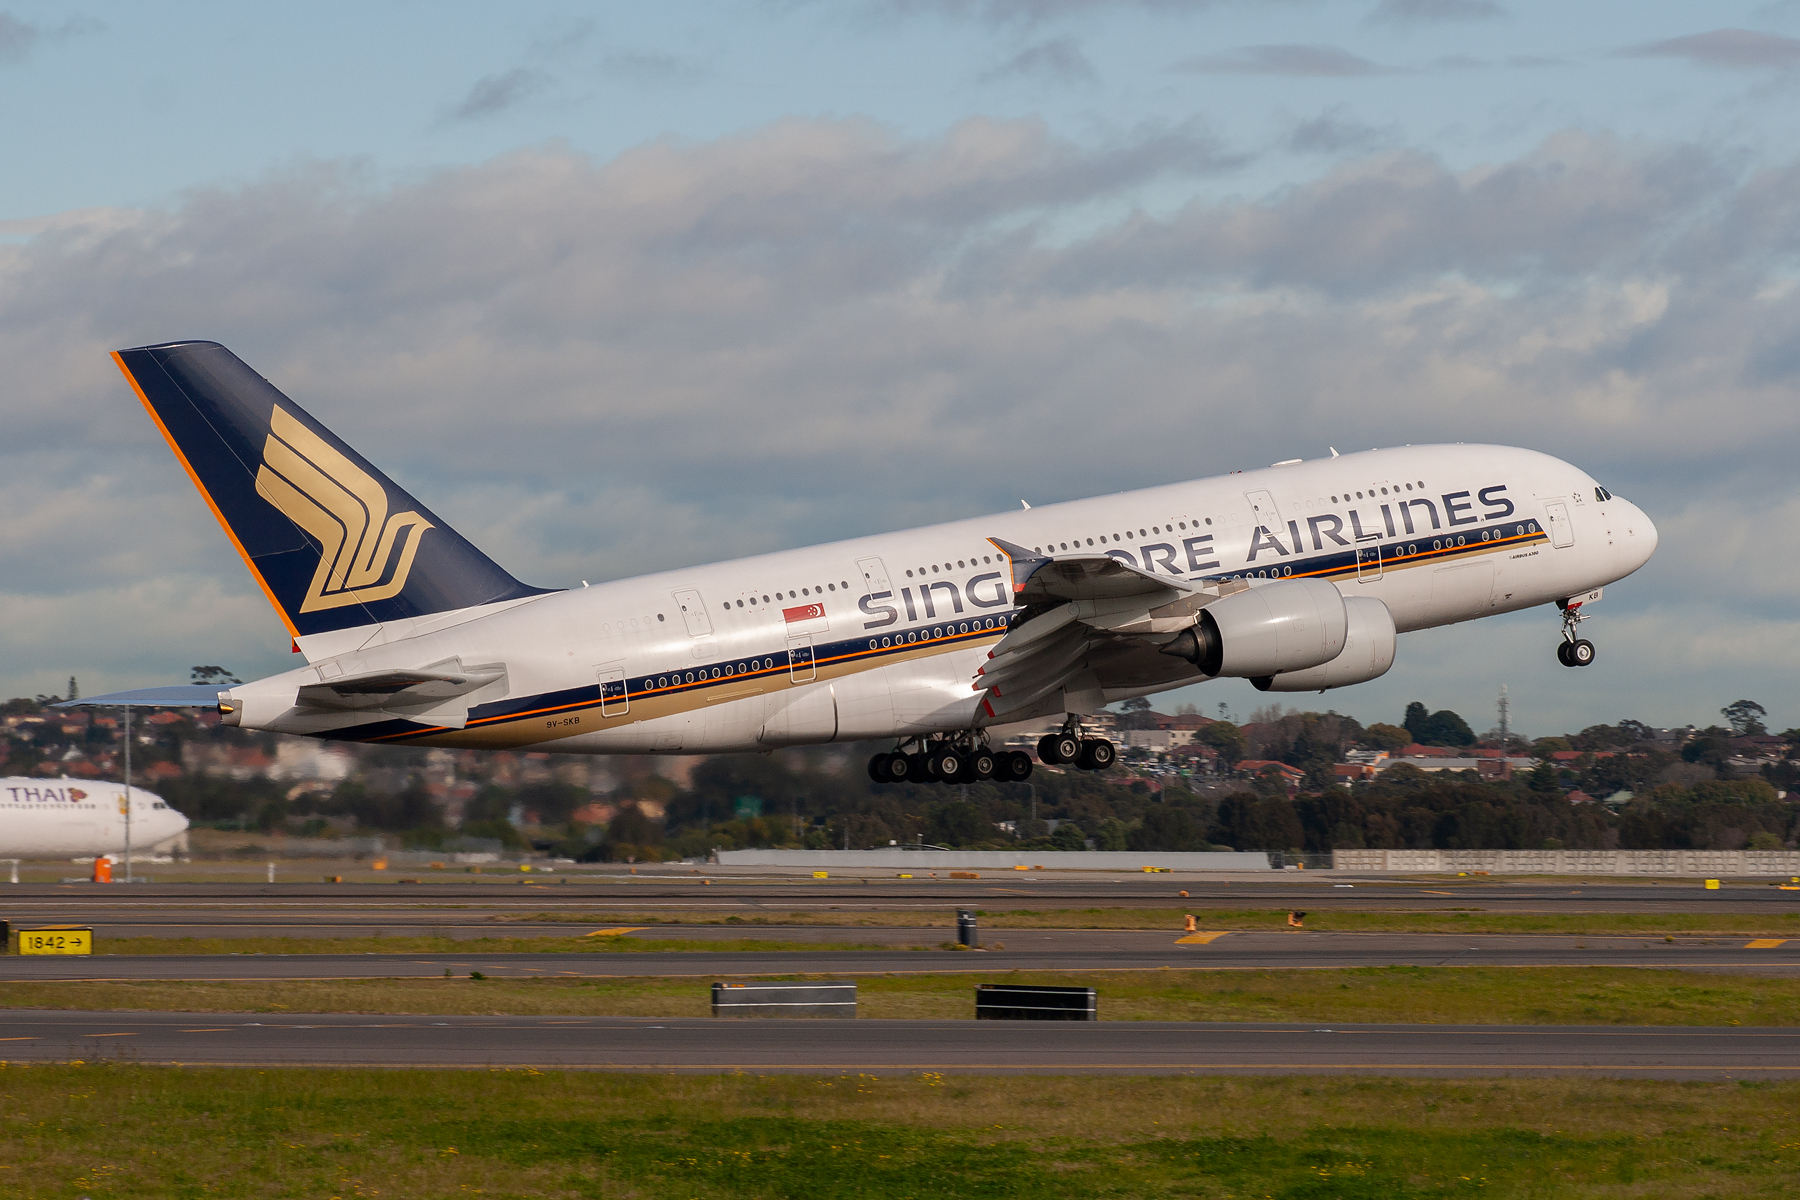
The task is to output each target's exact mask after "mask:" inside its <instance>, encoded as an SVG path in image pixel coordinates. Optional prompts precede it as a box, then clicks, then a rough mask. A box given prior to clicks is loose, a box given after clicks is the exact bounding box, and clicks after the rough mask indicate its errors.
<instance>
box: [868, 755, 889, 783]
mask: <svg viewBox="0 0 1800 1200" xmlns="http://www.w3.org/2000/svg"><path fill="white" fill-rule="evenodd" d="M893 762H894V756H893V755H891V754H877V755H875V757H873V758H871V759H870V760H869V778H870V779H872V780H874V781H875V782H876V783H890V782H892V781H893V778H894V777H893V774H892V771H893Z"/></svg>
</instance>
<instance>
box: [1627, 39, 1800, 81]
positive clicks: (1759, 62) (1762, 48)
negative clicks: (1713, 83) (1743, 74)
mask: <svg viewBox="0 0 1800 1200" xmlns="http://www.w3.org/2000/svg"><path fill="white" fill-rule="evenodd" d="M1622 53H1623V54H1625V55H1626V56H1628V57H1632V58H1685V59H1686V60H1687V61H1689V62H1691V63H1693V64H1695V65H1696V66H1702V67H1718V68H1722V69H1724V70H1729V71H1767V70H1777V71H1785V70H1788V69H1790V68H1792V67H1794V66H1795V65H1796V64H1800V38H1791V37H1783V36H1782V35H1781V34H1778V33H1758V32H1757V31H1755V30H1752V29H1714V30H1712V31H1710V32H1708V33H1695V34H1689V35H1688V36H1687V37H1678V38H1670V39H1668V40H1667V41H1662V42H1651V43H1650V44H1648V45H1644V46H1636V47H1633V48H1632V49H1630V50H1625V51H1622Z"/></svg>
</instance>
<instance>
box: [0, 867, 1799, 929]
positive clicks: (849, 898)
mask: <svg viewBox="0 0 1800 1200" xmlns="http://www.w3.org/2000/svg"><path fill="white" fill-rule="evenodd" d="M693 871H694V869H693V868H686V869H682V870H681V871H680V872H679V873H665V874H656V875H651V874H642V875H636V876H632V875H625V874H622V873H619V872H608V873H604V874H594V875H584V876H579V877H578V876H572V875H562V876H557V877H556V880H557V881H556V882H545V879H546V878H547V877H545V876H542V875H535V874H534V875H530V876H515V877H513V878H511V879H508V880H506V881H505V882H502V881H501V880H500V879H498V878H495V879H493V880H492V881H487V882H471V881H470V878H471V877H469V876H466V875H461V874H456V875H450V874H437V875H432V874H430V873H426V874H423V875H418V876H399V877H398V878H399V879H402V880H409V881H410V880H413V879H417V880H419V882H417V883H412V882H395V883H354V884H349V883H346V884H326V883H322V882H321V883H306V882H288V883H275V884H243V883H235V884H234V883H150V884H143V885H130V886H127V885H121V884H114V885H110V886H109V885H104V884H87V883H72V884H29V883H28V884H16V885H5V884H0V920H9V921H11V922H12V923H13V924H14V925H15V926H19V925H25V926H29V925H34V924H35V925H56V924H79V925H89V926H92V927H93V928H94V930H95V933H96V935H97V936H99V937H101V938H105V937H109V936H110V937H357V936H366V935H369V934H371V933H377V932H378V933H380V934H381V935H383V936H389V935H401V934H406V933H414V934H420V933H428V934H433V935H437V936H448V937H461V938H477V937H492V936H495V935H496V934H497V933H505V934H508V935H512V936H543V935H564V934H567V933H568V932H569V931H570V928H569V927H570V923H571V922H575V923H578V921H579V919H580V918H582V917H592V918H593V919H594V920H595V921H596V922H599V921H603V920H607V919H610V918H611V917H625V916H629V915H631V914H640V915H645V916H649V915H654V914H659V913H665V914H668V915H670V916H678V915H680V914H701V915H704V916H706V917H709V918H712V919H717V918H719V917H728V916H732V915H738V916H742V917H744V918H745V919H746V920H754V919H757V918H761V919H763V920H771V919H776V920H778V919H779V918H780V917H781V916H783V915H785V914H787V913H815V912H837V913H840V914H843V918H841V919H850V918H853V917H854V915H855V914H857V913H858V912H870V913H875V912H881V913H907V912H914V913H917V914H919V916H920V918H921V921H920V923H921V924H924V923H925V922H928V921H938V922H944V921H948V920H950V919H951V918H952V917H953V915H954V913H955V911H956V910H957V909H958V908H979V909H982V910H985V911H987V912H990V913H1004V912H1008V911H1017V910H1040V911H1041V910H1059V909H1076V910H1079V909H1083V908H1091V907H1108V908H1154V909H1161V910H1173V911H1177V912H1179V911H1192V910H1197V909H1207V908H1229V909H1252V910H1254V909H1263V910H1267V911H1268V912H1270V913H1272V914H1280V913H1282V912H1285V911H1286V910H1287V909H1289V908H1301V909H1305V910H1307V911H1309V912H1317V913H1328V912H1333V911H1339V910H1359V911H1365V912H1395V911H1409V912H1445V911H1448V912H1470V911H1481V912H1489V913H1553V914H1570V913H1636V914H1657V913H1671V912H1682V913H1702V914H1708V913H1714V914H1720V915H1724V914H1734V915H1740V916H1743V915H1753V916H1757V917H1777V916H1783V915H1786V914H1789V913H1800V889H1795V890H1783V889H1782V887H1781V886H1779V885H1778V884H1776V883H1774V882H1771V881H1769V880H1759V881H1731V882H1728V883H1727V885H1726V886H1724V887H1721V888H1720V889H1718V890H1712V891H1709V890H1707V889H1705V888H1704V887H1702V886H1701V885H1700V881H1698V880H1662V881H1655V882H1624V883H1619V882H1600V883H1595V882H1584V881H1581V880H1569V879H1558V880H1555V881H1546V880H1544V879H1541V878H1537V879H1485V878H1479V877H1471V878H1466V879H1438V880H1419V879H1404V880H1401V879H1380V878H1357V877H1349V878H1346V877H1345V876H1342V875H1340V874H1338V873H1336V872H1332V873H1328V874H1327V873H1320V872H1313V873H1311V874H1308V873H1306V872H1298V871H1291V872H1281V873H1278V877H1277V878H1275V879H1269V878H1268V877H1267V875H1268V873H1266V872H1265V873H1263V877H1262V878H1258V879H1219V878H1217V877H1214V876H1207V877H1203V878H1182V877H1177V876H1170V875H1139V876H1120V877H1094V878H1088V877H1085V876H1083V877H1077V876H1075V875H1074V874H1073V873H1061V874H1052V873H1045V872H1032V871H1024V872H1000V873H987V874H986V875H984V877H983V878H980V879H958V880H952V879H945V878H929V877H925V878H915V879H900V878H896V877H893V876H891V875H889V876H888V877H884V878H874V877H870V878H868V879H866V880H864V879H822V880H815V879H810V878H804V879H802V878H795V877H793V876H790V875H771V874H738V875H733V876H721V875H702V874H697V873H691V872H693ZM996 874H997V876H998V877H994V876H995V875H996ZM483 878H484V879H485V877H483ZM562 880H571V881H572V882H568V883H564V882H562ZM709 880H710V882H708V881H709ZM1789 888H1790V889H1794V885H1789ZM1184 891H1185V892H1187V893H1188V894H1187V895H1186V896H1182V895H1181V894H1180V893H1181V892H1184ZM540 914H541V916H542V918H543V919H542V920H538V921H533V920H532V919H531V918H532V917H533V916H538V915H540ZM1071 923H1072V924H1073V923H1075V922H1071ZM700 928H703V927H700ZM679 936H683V937H688V936H697V933H696V929H695V927H690V928H687V929H684V930H683V932H682V933H681V934H680V935H679ZM786 936H799V935H798V934H796V933H793V932H792V931H789V933H788V934H787V935H786Z"/></svg>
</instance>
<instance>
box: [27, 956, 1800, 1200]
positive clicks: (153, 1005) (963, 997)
mask: <svg viewBox="0 0 1800 1200" xmlns="http://www.w3.org/2000/svg"><path fill="white" fill-rule="evenodd" d="M982 982H1016V983H1049V984H1065V985H1077V986H1091V987H1095V988H1097V989H1099V992H1100V1001H1099V1012H1100V1018H1101V1019H1102V1020H1108V1021H1132V1020H1137V1021H1331V1022H1339V1023H1350V1022H1368V1023H1387V1022H1426V1023H1438V1024H1497V1025H1760V1026H1783V1027H1800V980H1794V979H1779V978H1768V977H1764V976H1756V975H1713V974H1702V973H1699V972H1694V971H1674V970H1663V969H1651V968H1630V967H1369V968H1352V969H1345V970H1332V971H1169V970H1164V971H1118V972H1105V973H1082V972H1053V971H1025V972H1006V971H1001V970H995V971H993V972H992V973H991V974H979V975H966V974H952V975H877V976H864V977H862V978H860V979H859V980H858V983H857V1011H858V1015H859V1016H862V1017H865V1018H890V1019H921V1018H935V1019H953V1020H954V1019H967V1018H972V1017H973V1016H974V989H975V985H976V984H977V983H982ZM708 986H709V982H708V981H707V980H706V979H704V978H701V979H658V978H618V979H572V978H533V979H517V978H512V979H509V978H502V977H497V976H493V975H490V976H489V977H488V978H487V979H484V980H472V979H469V978H468V977H467V976H466V975H465V974H463V973H461V972H459V973H458V975H457V976H456V977H454V978H450V979H347V980H329V979H326V980H315V979H294V980H230V981H211V980H193V981H188V980H168V981H159V980H150V981H136V980H132V981H117V982H100V983H25V982H19V983H9V984H7V986H6V988H5V989H4V990H3V991H0V1006H4V1007H8V1008H59V1009H95V1010H121V1011H176V1012H275V1013H282V1012H287V1013H300V1012H357V1013H409V1014H453V1015H454V1014H466V1015H488V1014H495V1013H503V1014H507V1015H518V1016H641V1017H703V1016H707V1015H708V1014H709V1013H710V1011H711V1009H710V1005H709V991H708ZM3 1053H4V1047H3V1046H0V1054H3ZM3 1191H4V1189H3V1188H0V1192H3Z"/></svg>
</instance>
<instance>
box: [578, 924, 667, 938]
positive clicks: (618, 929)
mask: <svg viewBox="0 0 1800 1200" xmlns="http://www.w3.org/2000/svg"><path fill="white" fill-rule="evenodd" d="M648 928H650V927H649V926H648V925H614V926H611V927H610V928H607V929H596V930H594V932H592V933H584V934H582V935H581V936H582V937H618V936H619V935H620V934H622V933H635V932H637V931H638V930H640V929H648Z"/></svg>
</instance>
